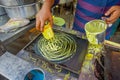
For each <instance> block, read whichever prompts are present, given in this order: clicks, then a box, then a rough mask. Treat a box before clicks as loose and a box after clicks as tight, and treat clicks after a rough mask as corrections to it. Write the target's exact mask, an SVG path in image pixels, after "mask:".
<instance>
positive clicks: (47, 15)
mask: <svg viewBox="0 0 120 80" xmlns="http://www.w3.org/2000/svg"><path fill="white" fill-rule="evenodd" d="M45 21H49V22H50V24H51V25H52V23H53V20H52V14H51V11H50V7H47V6H43V7H42V8H41V10H40V11H39V12H38V13H37V15H36V29H37V30H40V31H43V27H44V24H45Z"/></svg>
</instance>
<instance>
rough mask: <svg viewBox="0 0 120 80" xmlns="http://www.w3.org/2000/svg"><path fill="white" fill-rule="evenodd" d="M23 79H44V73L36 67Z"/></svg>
mask: <svg viewBox="0 0 120 80" xmlns="http://www.w3.org/2000/svg"><path fill="white" fill-rule="evenodd" d="M24 80H45V79H44V73H43V71H41V70H38V69H34V70H31V71H29V72H28V73H27V74H26V76H25V78H24Z"/></svg>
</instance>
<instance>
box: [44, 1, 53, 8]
mask: <svg viewBox="0 0 120 80" xmlns="http://www.w3.org/2000/svg"><path fill="white" fill-rule="evenodd" d="M53 4H54V0H45V1H44V4H43V6H42V8H45V9H49V10H50V9H51V7H52V5H53Z"/></svg>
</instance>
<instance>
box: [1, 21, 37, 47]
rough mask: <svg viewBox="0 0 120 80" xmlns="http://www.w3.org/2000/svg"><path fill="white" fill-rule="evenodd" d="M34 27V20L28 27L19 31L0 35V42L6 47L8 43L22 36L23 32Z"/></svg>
mask: <svg viewBox="0 0 120 80" xmlns="http://www.w3.org/2000/svg"><path fill="white" fill-rule="evenodd" d="M33 27H35V20H33V21H31V22H30V23H29V24H28V25H26V26H24V27H22V28H20V29H19V30H17V31H15V32H10V33H0V41H1V42H2V43H3V44H4V45H7V44H9V43H10V42H12V41H14V40H15V39H17V38H18V37H20V36H21V35H23V34H24V33H25V32H27V31H28V30H30V29H32V28H33Z"/></svg>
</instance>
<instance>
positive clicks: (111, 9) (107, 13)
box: [105, 7, 115, 16]
mask: <svg viewBox="0 0 120 80" xmlns="http://www.w3.org/2000/svg"><path fill="white" fill-rule="evenodd" d="M114 11H115V9H114V8H113V7H111V8H110V9H109V10H108V11H107V12H106V13H105V16H109V15H111V14H112V13H113V12H114Z"/></svg>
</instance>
